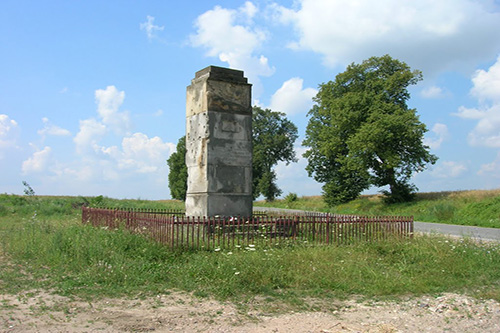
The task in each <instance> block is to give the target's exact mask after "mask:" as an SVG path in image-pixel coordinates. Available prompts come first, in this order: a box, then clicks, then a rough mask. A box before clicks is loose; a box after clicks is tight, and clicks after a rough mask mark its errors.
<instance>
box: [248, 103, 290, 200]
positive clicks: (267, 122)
mask: <svg viewBox="0 0 500 333" xmlns="http://www.w3.org/2000/svg"><path fill="white" fill-rule="evenodd" d="M297 133H298V131H297V126H295V125H294V124H293V123H292V122H291V121H290V120H288V119H287V118H286V115H285V114H284V113H282V112H277V111H272V110H270V109H262V108H260V107H257V106H255V107H253V117H252V141H253V162H252V166H253V168H252V172H253V196H254V198H257V197H258V196H259V195H261V194H262V195H263V196H264V197H265V198H266V200H268V201H272V200H274V199H275V198H276V197H278V196H280V195H281V193H282V191H281V190H280V189H279V188H278V186H277V184H276V173H275V171H274V170H273V168H274V167H275V166H276V165H277V164H278V162H285V163H286V164H289V163H290V162H296V161H297V159H296V157H295V150H294V149H293V145H294V143H295V140H297V137H298V134H297Z"/></svg>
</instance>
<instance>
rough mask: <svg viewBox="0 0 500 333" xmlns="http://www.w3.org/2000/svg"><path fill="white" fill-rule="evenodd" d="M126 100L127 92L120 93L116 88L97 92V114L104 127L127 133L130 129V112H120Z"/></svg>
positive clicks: (110, 87)
mask: <svg viewBox="0 0 500 333" xmlns="http://www.w3.org/2000/svg"><path fill="white" fill-rule="evenodd" d="M124 99H125V92H124V91H118V89H116V87H115V86H108V87H106V89H104V90H103V89H98V90H96V92H95V100H96V103H97V113H98V114H99V116H100V117H101V119H102V122H103V124H104V125H106V126H109V127H110V128H111V129H112V130H114V131H116V132H117V133H125V132H127V131H128V130H129V129H130V115H129V112H127V111H125V112H120V111H119V108H120V106H121V105H122V104H123V100H124Z"/></svg>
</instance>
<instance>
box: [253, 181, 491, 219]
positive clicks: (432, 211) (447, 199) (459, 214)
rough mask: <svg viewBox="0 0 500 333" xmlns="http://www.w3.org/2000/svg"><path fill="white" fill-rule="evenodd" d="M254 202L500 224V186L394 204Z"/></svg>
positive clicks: (377, 200)
mask: <svg viewBox="0 0 500 333" xmlns="http://www.w3.org/2000/svg"><path fill="white" fill-rule="evenodd" d="M255 205H256V206H268V207H276V208H291V209H302V210H311V211H323V212H330V213H337V214H358V215H403V216H414V218H415V220H416V221H423V222H436V223H447V224H458V225H470V226H479V227H490V228H500V190H490V191H458V192H439V193H419V194H418V195H417V198H416V200H415V201H413V202H410V203H404V204H391V205H389V204H385V203H384V202H383V201H382V198H381V196H379V195H367V196H361V197H360V198H358V199H356V200H353V201H351V202H349V203H346V204H342V205H337V206H335V207H331V208H329V207H327V205H326V204H325V203H324V201H323V199H322V198H321V197H320V196H313V197H301V198H297V199H296V200H294V201H290V200H286V199H283V200H276V201H273V202H270V203H266V202H262V201H259V202H256V203H255Z"/></svg>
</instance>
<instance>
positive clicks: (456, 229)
mask: <svg viewBox="0 0 500 333" xmlns="http://www.w3.org/2000/svg"><path fill="white" fill-rule="evenodd" d="M254 211H275V212H276V211H278V212H286V213H289V214H294V213H304V211H302V210H297V209H282V208H270V207H254ZM414 230H415V231H416V232H425V233H439V234H443V235H449V236H460V237H471V238H475V239H478V240H485V241H500V229H497V228H482V227H470V226H464V225H454V224H443V223H429V222H417V221H415V225H414Z"/></svg>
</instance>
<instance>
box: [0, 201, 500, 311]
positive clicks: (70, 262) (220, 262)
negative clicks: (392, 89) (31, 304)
mask: <svg viewBox="0 0 500 333" xmlns="http://www.w3.org/2000/svg"><path fill="white" fill-rule="evenodd" d="M8 208H9V207H8ZM9 209H10V208H9ZM0 222H1V223H0V249H1V253H2V255H1V256H2V258H1V260H0V288H1V289H2V290H4V291H7V292H19V291H22V290H32V289H33V288H43V289H48V290H55V291H56V292H58V293H60V294H65V295H78V296H83V297H89V298H94V297H101V296H137V295H153V294H157V293H165V292H167V291H168V290H172V289H177V290H183V291H188V292H193V293H194V294H195V295H199V296H213V297H216V298H218V299H229V300H233V301H239V302H244V301H245V300H246V299H248V298H252V297H255V296H264V297H267V298H269V299H277V300H282V301H285V302H297V300H300V299H303V298H305V297H318V298H343V297H348V296H351V295H361V296H365V297H398V296H402V295H408V294H410V295H421V294H428V293H440V292H469V293H472V294H474V295H477V296H485V297H489V298H494V299H497V300H500V245H499V244H496V243H495V244H477V243H474V242H473V241H469V240H461V241H458V240H451V239H446V238H442V237H437V236H423V237H417V238H415V239H413V240H406V241H403V240H397V239H394V240H386V241H380V242H365V243H358V244H352V245H346V246H316V247H307V246H299V245H295V246H288V247H274V248H269V247H268V248H259V247H258V246H255V247H248V248H234V249H231V250H224V251H171V250H169V249H168V248H165V247H163V246H161V245H159V244H157V243H155V242H152V241H149V240H147V239H145V238H143V237H141V236H138V235H133V234H130V233H128V232H126V231H123V230H118V231H113V232H112V231H108V230H103V229H99V228H93V227H90V226H84V225H81V223H80V221H79V215H78V214H77V213H75V212H73V213H70V214H62V213H58V214H55V213H54V214H48V215H44V214H37V215H35V214H34V213H33V214H18V213H10V214H6V215H3V216H1V217H0Z"/></svg>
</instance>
